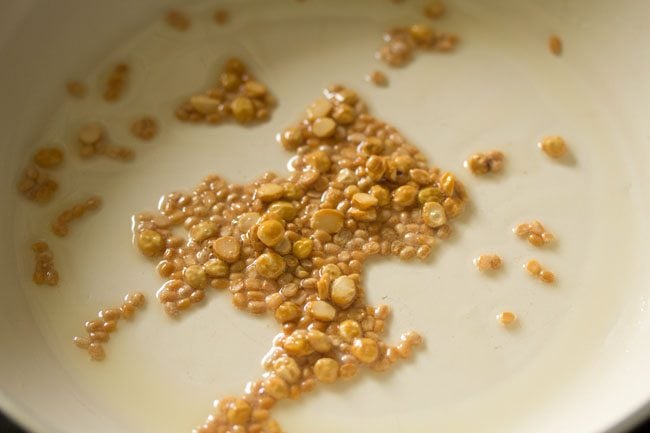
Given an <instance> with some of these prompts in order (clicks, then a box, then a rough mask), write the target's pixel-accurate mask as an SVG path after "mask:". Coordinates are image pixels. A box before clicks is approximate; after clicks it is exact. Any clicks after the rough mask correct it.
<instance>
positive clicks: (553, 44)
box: [548, 35, 562, 56]
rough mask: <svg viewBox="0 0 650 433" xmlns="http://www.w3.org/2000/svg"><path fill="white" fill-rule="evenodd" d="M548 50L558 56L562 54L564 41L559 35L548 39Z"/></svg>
mask: <svg viewBox="0 0 650 433" xmlns="http://www.w3.org/2000/svg"><path fill="white" fill-rule="evenodd" d="M548 49H549V50H550V51H551V53H552V54H554V55H556V56H559V55H560V54H562V39H560V37H559V36H557V35H551V36H550V37H549V38H548Z"/></svg>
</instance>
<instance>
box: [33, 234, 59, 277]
mask: <svg viewBox="0 0 650 433" xmlns="http://www.w3.org/2000/svg"><path fill="white" fill-rule="evenodd" d="M32 251H34V259H35V265H34V274H33V276H32V280H33V281H34V282H35V283H36V284H38V285H43V284H47V285H48V286H56V285H57V284H59V273H58V271H57V270H56V269H55V268H54V255H53V254H52V251H51V250H50V247H49V245H48V244H47V242H44V241H38V242H35V243H34V244H32Z"/></svg>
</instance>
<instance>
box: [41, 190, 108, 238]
mask: <svg viewBox="0 0 650 433" xmlns="http://www.w3.org/2000/svg"><path fill="white" fill-rule="evenodd" d="M101 202H102V201H101V198H99V197H97V196H93V197H90V198H88V199H86V200H84V201H82V202H79V203H77V204H75V205H73V206H72V207H70V208H68V209H66V210H64V211H63V212H61V213H60V214H59V216H57V217H56V219H55V220H54V222H53V223H52V231H53V232H54V234H55V235H57V236H67V235H68V233H69V232H70V228H69V227H68V224H69V223H70V222H72V221H74V220H75V219H79V218H81V217H82V216H84V214H85V213H86V211H89V210H97V209H98V208H99V206H100V205H101Z"/></svg>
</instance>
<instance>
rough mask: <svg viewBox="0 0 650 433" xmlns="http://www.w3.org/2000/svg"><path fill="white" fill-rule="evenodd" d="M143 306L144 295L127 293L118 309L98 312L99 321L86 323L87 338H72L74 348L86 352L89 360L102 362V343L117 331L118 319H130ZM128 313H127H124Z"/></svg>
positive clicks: (104, 354) (103, 354) (103, 355)
mask: <svg viewBox="0 0 650 433" xmlns="http://www.w3.org/2000/svg"><path fill="white" fill-rule="evenodd" d="M143 305H144V295H143V294H142V293H140V292H133V293H128V294H127V295H125V296H124V302H123V304H122V305H121V306H120V307H119V308H109V309H104V310H100V311H99V313H97V317H99V319H96V320H92V321H88V322H86V326H85V327H86V332H87V333H88V337H79V336H77V337H74V338H73V339H72V341H73V343H74V344H75V346H77V347H78V348H80V349H84V350H86V351H88V354H89V355H90V359H91V360H93V361H102V360H103V359H104V358H105V357H106V352H105V351H104V346H103V343H106V342H108V340H110V334H111V333H113V332H115V331H116V330H117V323H118V321H119V320H120V319H122V318H125V319H128V318H130V317H131V316H132V315H133V313H134V312H135V310H136V309H138V308H140V307H142V306H143ZM127 311H128V313H126V312H127Z"/></svg>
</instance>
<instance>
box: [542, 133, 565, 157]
mask: <svg viewBox="0 0 650 433" xmlns="http://www.w3.org/2000/svg"><path fill="white" fill-rule="evenodd" d="M538 146H539V148H540V149H541V150H542V151H543V152H544V153H545V154H547V155H548V156H550V157H551V158H554V159H558V158H562V157H563V156H564V155H566V154H567V152H568V148H567V145H566V141H564V138H562V137H560V136H559V135H549V136H547V137H544V138H543V139H542V141H540V142H539V144H538Z"/></svg>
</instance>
